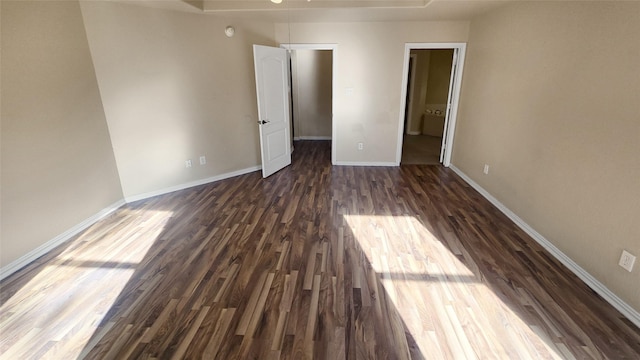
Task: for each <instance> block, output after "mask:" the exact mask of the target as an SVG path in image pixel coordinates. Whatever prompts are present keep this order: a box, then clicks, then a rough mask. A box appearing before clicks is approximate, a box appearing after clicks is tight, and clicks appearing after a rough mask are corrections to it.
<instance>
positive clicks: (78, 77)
mask: <svg viewBox="0 0 640 360" xmlns="http://www.w3.org/2000/svg"><path fill="white" fill-rule="evenodd" d="M0 8H1V9H2V10H1V18H2V20H1V22H2V39H1V41H2V59H1V64H2V68H1V76H2V78H1V81H0V83H1V92H2V96H1V102H2V110H1V115H0V117H1V118H2V136H1V137H2V200H1V207H2V219H1V221H0V222H1V223H2V234H1V238H2V239H1V242H0V254H1V255H0V266H6V265H8V264H9V263H11V262H13V261H15V260H17V259H18V258H20V257H21V256H24V255H25V254H27V253H28V252H29V251H32V250H34V249H36V248H37V247H39V246H40V245H42V244H44V243H45V242H47V241H49V240H51V239H53V238H55V237H56V236H58V235H60V234H61V233H63V232H64V231H66V230H68V229H70V228H71V227H73V226H75V225H77V224H79V223H81V222H82V221H83V220H85V219H87V218H89V217H90V216H92V215H94V214H96V213H98V212H99V211H100V210H102V209H104V208H107V207H108V206H110V205H112V204H114V203H116V202H117V201H119V200H121V199H122V191H121V189H120V184H119V181H118V174H117V170H116V164H115V160H114V157H113V152H112V150H111V143H110V140H109V133H108V130H107V124H106V121H105V115H104V112H103V108H102V103H101V101H100V93H99V91H98V84H97V82H96V77H95V74H94V69H93V65H92V62H91V56H90V53H89V46H88V44H87V37H86V34H85V31H84V26H83V23H82V16H81V12H80V6H79V5H78V2H75V1H65V2H25V1H22V2H12V1H2V2H0Z"/></svg>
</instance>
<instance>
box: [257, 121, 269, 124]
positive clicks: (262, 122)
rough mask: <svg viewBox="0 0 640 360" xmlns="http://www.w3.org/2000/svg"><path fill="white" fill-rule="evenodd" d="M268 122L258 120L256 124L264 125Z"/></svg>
mask: <svg viewBox="0 0 640 360" xmlns="http://www.w3.org/2000/svg"><path fill="white" fill-rule="evenodd" d="M268 122H269V120H258V124H260V125H264V124H266V123H268Z"/></svg>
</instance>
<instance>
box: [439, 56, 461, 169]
mask: <svg viewBox="0 0 640 360" xmlns="http://www.w3.org/2000/svg"><path fill="white" fill-rule="evenodd" d="M457 66H458V49H453V61H452V62H451V78H450V79H449V95H448V96H447V111H446V112H445V115H444V131H443V133H442V146H441V147H440V162H441V163H443V162H444V154H445V149H446V147H447V139H449V138H450V137H449V136H447V135H448V134H449V126H450V124H451V121H450V120H451V106H452V103H453V94H454V91H453V87H454V84H455V83H456V76H457V74H456V73H457V71H456V70H457V69H456V67H457Z"/></svg>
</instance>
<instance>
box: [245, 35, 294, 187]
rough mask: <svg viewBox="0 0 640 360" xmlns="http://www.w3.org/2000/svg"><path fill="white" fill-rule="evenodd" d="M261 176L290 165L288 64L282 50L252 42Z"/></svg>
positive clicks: (284, 52) (284, 51) (285, 52)
mask: <svg viewBox="0 0 640 360" xmlns="http://www.w3.org/2000/svg"><path fill="white" fill-rule="evenodd" d="M253 56H254V64H255V71H256V91H257V97H258V116H259V117H258V124H259V126H260V147H261V153H262V177H265V178H266V177H267V176H269V175H271V174H273V173H275V172H277V171H278V170H280V169H282V168H284V167H286V166H288V165H290V164H291V146H290V142H291V141H290V139H291V134H290V129H291V126H290V122H291V119H290V118H289V106H290V104H289V98H290V97H289V65H288V58H287V51H286V50H285V49H280V48H273V47H268V46H260V45H253Z"/></svg>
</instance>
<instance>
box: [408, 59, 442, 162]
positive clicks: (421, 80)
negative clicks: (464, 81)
mask: <svg viewBox="0 0 640 360" xmlns="http://www.w3.org/2000/svg"><path fill="white" fill-rule="evenodd" d="M453 53H454V50H453V49H413V50H411V52H410V55H411V57H410V61H409V74H408V83H407V99H406V109H405V119H404V129H405V131H404V134H403V145H402V159H401V163H402V164H439V163H440V152H441V147H442V137H443V133H444V129H445V115H446V109H447V102H448V95H449V86H450V80H451V65H452V61H453Z"/></svg>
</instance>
